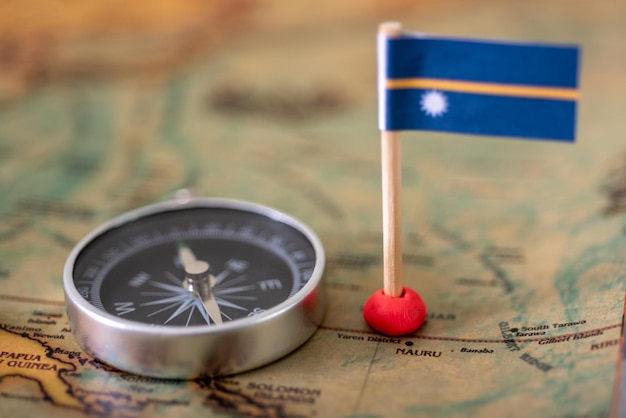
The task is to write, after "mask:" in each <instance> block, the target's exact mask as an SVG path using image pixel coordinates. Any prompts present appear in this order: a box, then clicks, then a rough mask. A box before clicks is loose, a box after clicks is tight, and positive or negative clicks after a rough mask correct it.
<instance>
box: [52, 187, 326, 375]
mask: <svg viewBox="0 0 626 418" xmlns="http://www.w3.org/2000/svg"><path fill="white" fill-rule="evenodd" d="M323 265H324V253H323V250H322V247H321V244H320V242H319V239H318V238H317V237H316V236H315V235H314V234H313V233H312V232H311V231H310V230H309V229H308V228H307V227H306V226H304V225H302V224H301V223H299V222H298V221H296V220H294V219H293V218H290V217H288V216H287V215H284V214H282V213H280V212H277V211H275V210H272V209H269V208H265V207H262V206H258V205H254V204H250V203H245V202H238V201H230V200H220V199H197V200H192V201H191V202H187V203H185V204H178V203H171V202H170V203H166V204H160V205H155V206H151V207H147V208H144V209H140V210H139V211H135V212H131V213H129V214H126V215H123V216H122V217H120V218H117V219H115V220H113V221H111V222H110V223H108V224H107V225H104V226H103V227H101V228H99V229H98V230H96V231H94V233H92V234H90V235H89V236H88V237H86V238H85V239H84V240H83V241H81V243H79V244H78V246H77V247H76V248H75V249H74V251H73V252H72V254H71V255H70V258H69V259H68V262H67V264H66V269H65V275H64V276H65V277H64V280H65V288H66V300H67V303H68V316H69V318H70V321H71V323H72V328H73V330H74V332H75V334H76V336H77V339H78V340H79V342H81V344H82V345H83V346H84V347H85V348H86V349H87V350H88V351H90V352H92V353H93V354H94V355H95V356H96V357H99V358H101V359H102V360H103V361H105V362H108V363H110V364H112V365H114V366H117V367H119V368H122V369H124V370H128V371H131V372H136V373H142V374H150V375H157V376H163V377H192V376H196V375H201V374H208V375H217V374H227V373H234V372H237V371H241V370H245V369H249V368H252V367H256V366H258V365H260V364H263V363H266V362H268V361H272V360H274V359H275V357H277V356H282V355H284V354H286V353H287V352H289V351H291V350H292V349H294V348H295V347H297V346H298V345H300V344H301V343H302V342H304V340H306V339H307V338H308V337H309V336H310V335H311V334H312V332H313V331H314V330H315V328H316V326H317V325H318V324H319V321H320V320H321V315H323V310H324V298H323V294H322V293H321V291H322V289H321V286H320V283H321V275H322V270H323ZM311 324H313V325H314V326H311ZM296 326H297V327H298V328H297V329H295V328H293V327H296ZM303 330H304V332H303ZM99 332H104V333H106V334H107V336H106V338H105V339H104V340H106V341H104V340H103V338H102V336H99V335H98V333H99ZM118 334H119V335H118ZM290 335H296V337H295V338H292V337H291V336H290ZM264 339H266V340H267V341H266V342H263V341H262V340H264ZM185 340H189V341H187V343H185ZM198 341H200V342H198ZM246 341H249V342H246ZM189 344H192V345H193V344H196V345H198V347H197V348H198V353H197V354H196V356H197V357H198V359H197V360H193V359H190V358H189V355H185V356H182V355H180V356H179V353H182V352H188V351H189V347H190V346H189ZM246 344H250V346H249V347H248V346H246ZM159 345H160V346H161V347H162V348H163V350H162V351H160V352H159V351H158V350H157V352H155V353H153V352H154V351H155V347H158V346H159ZM183 345H184V346H183ZM171 346H175V347H176V346H180V347H179V348H173V349H172V348H171ZM265 346H267V348H264V347H265ZM225 347H228V348H229V350H228V351H229V352H231V353H232V356H229V355H228V354H225V351H224V348H225ZM258 350H261V353H260V355H257V354H255V352H256V351H258ZM266 351H267V352H266ZM212 352H214V353H213V354H211V353H212ZM146 353H152V354H150V356H148V357H146V356H145V355H146ZM155 356H156V357H157V358H155ZM191 356H193V353H192V354H191ZM179 357H180V358H179ZM257 357H258V358H257ZM268 359H269V360H268ZM181 363H192V364H194V366H193V367H191V368H190V367H187V366H181V365H180V364H181Z"/></svg>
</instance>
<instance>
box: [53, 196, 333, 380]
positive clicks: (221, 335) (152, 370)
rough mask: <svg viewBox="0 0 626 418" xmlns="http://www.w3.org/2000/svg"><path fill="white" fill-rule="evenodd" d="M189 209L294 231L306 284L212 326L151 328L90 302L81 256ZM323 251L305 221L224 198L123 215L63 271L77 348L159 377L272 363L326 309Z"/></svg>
mask: <svg viewBox="0 0 626 418" xmlns="http://www.w3.org/2000/svg"><path fill="white" fill-rule="evenodd" d="M191 208H200V209H202V208H207V209H215V208H224V209H233V210H237V211H242V212H249V213H251V214H255V215H261V216H263V217H266V218H268V219H271V220H274V221H278V222H280V223H282V224H286V225H288V226H290V227H291V228H293V229H295V230H297V231H298V232H299V233H300V234H302V235H303V236H304V237H305V239H306V240H307V241H308V242H309V243H310V245H311V246H312V248H313V250H314V253H315V265H314V267H313V270H312V274H311V277H310V278H309V279H308V281H307V283H306V284H305V285H304V286H303V287H302V288H301V289H300V290H298V291H297V292H296V293H295V294H293V295H291V296H290V297H288V298H287V299H286V300H285V301H283V302H281V303H279V304H278V305H276V306H274V307H272V308H270V309H268V310H267V311H265V312H263V313H260V314H257V315H254V316H251V317H247V318H240V319H235V320H232V321H227V322H224V323H223V324H219V325H216V324H212V325H190V326H187V327H184V326H172V325H151V324H147V323H142V322H138V321H135V320H129V319H126V318H121V317H119V316H115V315H113V314H111V313H109V312H106V311H103V310H100V309H98V308H97V307H96V306H94V305H93V304H92V303H91V302H90V301H88V300H87V299H85V298H84V297H83V296H82V295H81V294H80V293H79V291H78V289H77V287H76V284H75V282H74V277H73V275H74V269H75V265H76V262H77V260H78V259H79V257H80V255H81V253H82V252H83V251H84V250H85V248H87V247H88V246H89V245H90V244H91V243H92V242H94V241H96V240H98V239H99V238H100V237H102V236H104V235H105V234H106V233H107V232H109V231H111V230H113V229H117V228H123V227H124V226H125V225H128V224H130V223H133V222H135V221H137V220H139V219H141V218H145V217H148V216H151V215H154V214H159V213H166V212H170V211H179V210H185V209H191ZM324 267H325V253H324V249H323V246H322V243H321V241H320V239H319V238H318V236H317V235H316V234H315V233H314V232H313V231H312V230H311V229H310V228H309V227H308V226H306V225H305V224H304V223H302V222H301V221H299V220H297V219H296V218H293V217H291V216H289V215H286V214H285V213H283V212H280V211H278V210H276V209H272V208H270V207H267V206H263V205H259V204H256V203H251V202H245V201H241V200H234V199H224V198H195V199H190V200H186V201H183V202H181V201H168V202H162V203H157V204H153V205H149V206H146V207H143V208H139V209H136V210H133V211H130V212H127V213H124V214H122V215H120V216H118V217H116V218H114V219H112V220H110V221H108V222H106V223H105V224H103V225H101V226H100V227H98V228H96V229H95V230H93V231H92V232H90V233H89V234H87V235H86V236H85V237H84V238H83V239H81V240H80V241H79V242H78V244H77V245H76V246H75V247H74V249H73V250H72V251H71V253H70V255H69V257H68V259H67V261H66V263H65V267H64V270H63V283H64V289H65V300H66V308H67V314H68V319H69V322H70V326H71V328H72V331H73V333H74V335H75V337H76V339H77V341H78V342H79V344H80V345H81V346H82V347H83V348H84V349H85V350H86V351H88V352H89V353H91V354H92V355H94V356H95V357H96V358H98V359H100V360H102V361H103V362H105V363H107V364H109V365H111V366H114V367H116V368H119V369H121V370H124V371H128V372H131V373H136V374H142V375H147V376H153V377H161V378H185V379H188V378H195V377H199V376H220V375H228V374H234V373H238V372H242V371H245V370H250V369H253V368H256V367H259V366H261V365H264V364H267V363H269V362H271V361H274V360H276V359H278V358H280V357H282V356H284V355H285V354H287V353H289V352H291V351H292V350H294V349H295V348H297V347H298V346H300V345H301V344H303V343H304V342H305V341H306V340H307V339H308V338H310V336H311V335H312V334H313V333H314V332H315V330H316V329H317V328H318V327H319V325H320V324H321V321H322V319H323V316H324V313H325V310H326V296H325V289H324V281H323V272H324Z"/></svg>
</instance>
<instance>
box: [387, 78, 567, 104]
mask: <svg viewBox="0 0 626 418" xmlns="http://www.w3.org/2000/svg"><path fill="white" fill-rule="evenodd" d="M385 86H386V87H387V88H388V89H433V90H446V91H454V92H459V93H476V94H492V95H498V96H516V97H529V98H538V99H561V100H576V99H578V90H576V89H570V88H559V87H539V86H524V85H517V84H497V83H478V82H472V81H456V80H441V79H437V78H391V79H387V82H386V83H385Z"/></svg>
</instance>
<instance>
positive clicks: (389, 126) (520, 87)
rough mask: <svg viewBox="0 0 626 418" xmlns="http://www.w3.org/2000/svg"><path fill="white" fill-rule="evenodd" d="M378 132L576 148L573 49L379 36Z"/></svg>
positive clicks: (575, 61)
mask: <svg viewBox="0 0 626 418" xmlns="http://www.w3.org/2000/svg"><path fill="white" fill-rule="evenodd" d="M378 54H379V55H378V66H379V69H378V71H379V81H378V83H379V86H378V88H379V127H380V129H381V130H386V131H401V130H414V129H418V130H431V131H445V132H456V133H466V134H476V135H497V136H511V137H520V138H537V139H550V140H557V141H568V142H573V141H574V139H575V129H576V128H575V126H576V100H577V98H578V55H579V51H578V48H577V47H574V46H558V45H541V44H525V43H512V42H500V41H486V40H471V39H453V38H439V37H431V36H426V35H421V34H409V33H402V34H401V35H400V36H399V37H397V38H396V37H393V38H388V37H386V36H385V35H383V34H379V39H378Z"/></svg>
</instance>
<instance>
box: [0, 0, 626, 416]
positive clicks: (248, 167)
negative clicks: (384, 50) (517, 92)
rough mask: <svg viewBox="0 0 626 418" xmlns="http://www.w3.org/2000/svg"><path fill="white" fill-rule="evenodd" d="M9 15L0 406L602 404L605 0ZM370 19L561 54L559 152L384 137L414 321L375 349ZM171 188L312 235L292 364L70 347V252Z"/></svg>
mask: <svg viewBox="0 0 626 418" xmlns="http://www.w3.org/2000/svg"><path fill="white" fill-rule="evenodd" d="M30 3H31V2H30V1H26V3H24V2H20V4H19V5H18V4H13V3H10V2H7V3H5V4H3V5H0V16H1V17H0V65H1V66H2V67H1V68H3V70H2V71H0V192H1V196H2V201H1V203H0V301H1V303H0V408H1V410H2V413H3V415H6V416H22V417H41V416H48V417H85V416H94V417H104V416H107V417H109V416H112V417H144V416H163V417H170V416H171V417H179V416H200V415H201V416H251V417H291V416H319V417H365V416H367V417H386V416H389V417H398V416H407V417H437V416H441V417H484V416H506V417H526V416H537V417H556V418H561V417H563V418H565V417H568V418H570V417H608V416H610V415H611V414H612V413H613V414H616V413H617V409H618V404H619V402H620V396H619V392H620V387H619V382H620V375H619V370H620V368H621V360H620V358H621V344H622V343H621V338H622V337H621V335H622V318H623V312H624V293H625V291H626V286H625V279H626V258H625V257H624V254H626V222H625V220H626V218H625V216H624V214H625V213H626V169H625V167H626V141H625V140H624V135H623V129H622V128H623V115H622V113H623V104H624V97H626V84H625V83H623V76H622V71H623V70H622V69H623V68H624V67H625V66H626V51H625V50H624V46H623V42H622V41H621V40H622V39H624V38H625V37H626V27H625V26H624V25H623V17H624V16H626V4H624V3H623V2H618V1H617V0H611V1H605V2H602V3H594V4H593V5H591V3H588V2H583V1H575V2H572V1H567V2H566V1H564V0H550V1H541V2H540V1H534V0H533V1H529V2H523V3H522V2H520V3H519V4H517V3H513V2H497V1H495V0H483V1H478V0H471V1H467V2H463V4H462V5H461V4H458V3H453V2H451V1H443V2H436V3H434V2H431V3H432V4H427V3H423V2H409V1H402V0H398V1H393V2H382V1H374V2H367V3H363V2H357V1H353V0H350V1H345V2H335V3H336V4H325V5H324V7H323V10H316V11H315V12H312V9H311V5H306V4H300V3H296V2H284V1H278V0H274V1H269V2H256V1H238V2H232V3H229V2H214V3H213V2H212V3H213V4H212V5H211V6H207V5H206V2H201V1H191V0H188V1H180V2H176V3H174V2H166V1H155V2H154V4H153V7H151V8H149V9H147V8H145V7H143V6H142V7H140V6H137V5H127V4H126V2H119V4H117V2H116V3H115V4H117V6H118V7H117V8H116V7H112V6H111V4H110V3H108V6H107V4H105V3H106V2H90V4H89V5H86V3H82V2H70V3H71V4H70V3H68V4H67V7H64V8H59V7H54V6H53V5H52V3H53V2H45V1H44V2H38V4H40V3H41V6H40V7H41V9H40V11H41V13H35V12H33V10H35V9H36V7H35V6H34V5H33V4H30ZM48 3H50V4H48ZM74 3H75V4H74ZM72 5H73V7H72ZM319 8H320V7H319V6H316V7H315V8H314V9H319ZM29 10H30V11H29ZM11 16H12V18H11ZM390 19H393V20H401V21H402V23H403V26H404V27H406V28H409V29H411V30H418V31H424V32H432V33H438V34H446V35H455V36H478V37H494V38H503V39H516V40H526V41H548V42H560V43H563V42H564V43H576V44H580V45H581V47H582V61H581V83H580V84H581V94H582V95H581V99H580V106H579V114H578V125H577V141H576V143H575V144H558V143H550V142H542V141H525V140H524V141H523V140H514V139H508V138H489V137H480V136H460V135H451V134H439V133H431V132H406V133H403V155H402V171H403V186H402V188H403V200H402V211H403V241H404V251H403V273H404V277H405V282H406V285H407V286H410V287H412V288H413V289H415V290H417V291H418V292H419V293H420V295H421V296H422V298H423V299H424V301H425V303H426V305H427V308H428V314H427V322H426V324H425V325H424V326H423V327H422V328H421V329H420V330H418V331H417V332H416V333H413V334H409V335H406V336H402V337H393V338H392V337H387V336H383V335H381V334H378V333H376V332H375V331H373V330H372V329H370V328H369V327H368V326H367V324H366V323H365V321H364V320H363V317H362V313H361V310H362V305H363V303H364V301H365V300H366V299H367V297H368V296H369V295H371V294H372V293H373V292H374V291H376V290H377V289H379V288H381V287H382V232H381V231H382V220H381V192H380V188H381V184H380V149H379V146H380V144H379V139H378V132H377V128H376V88H375V79H376V64H375V34H376V28H377V26H378V24H379V23H380V22H381V21H384V20H390ZM18 22H22V23H21V24H18ZM103 22H106V24H104V23H103ZM45 51H47V52H46V53H44V52H45ZM438 117H445V113H444V114H442V115H440V116H438ZM181 189H185V190H189V191H190V192H191V193H192V194H194V195H196V196H208V197H227V198H234V199H241V200H247V201H252V202H256V203H260V204H263V205H267V206H271V207H274V208H276V209H279V210H281V211H284V212H286V213H288V214H290V215H293V216H295V217H297V218H299V219H301V220H302V221H304V222H305V223H306V224H308V225H309V226H310V227H311V228H312V229H313V230H314V231H315V232H316V233H317V234H318V235H319V236H320V238H321V240H322V242H323V245H324V247H325V251H326V254H327V265H326V270H325V280H326V286H327V292H328V301H329V307H328V311H327V313H326V316H325V319H324V321H323V323H322V325H321V326H320V328H319V330H318V331H317V332H316V333H315V334H314V335H313V336H312V337H311V339H310V340H309V341H307V342H306V343H305V344H304V345H303V346H301V347H300V348H299V349H298V350H296V351H295V352H293V353H291V354H289V355H288V356H286V357H284V358H282V359H280V360H278V361H277V362H275V363H272V364H270V365H268V366H265V367H262V368H259V369H256V370H253V371H250V372H246V373H242V374H237V375H233V376H228V377H223V378H212V379H211V378H204V379H197V380H190V381H184V380H164V379H157V378H153V377H145V376H139V375H133V374H128V373H125V372H122V371H119V370H116V369H114V368H112V367H110V366H108V365H106V364H104V363H102V362H100V361H98V360H97V359H95V358H93V357H91V356H90V355H89V354H87V353H86V352H85V351H83V349H82V348H81V347H80V346H79V345H78V344H77V343H76V341H75V340H74V337H73V335H72V332H71V329H70V326H69V324H68V321H67V317H66V314H65V302H64V294H63V284H62V270H63V265H64V263H65V260H66V258H67V256H68V254H69V252H70V251H71V249H72V248H73V247H74V245H75V244H76V243H77V242H78V241H79V240H80V239H81V238H82V237H83V236H84V235H85V234H87V233H88V232H89V231H91V230H92V229H94V228H95V227H97V226H98V225H100V224H102V223H104V222H106V221H107V220H109V219H111V218H113V217H114V216H116V215H119V214H121V213H124V212H126V211H129V210H132V209H136V208H138V207H141V206H144V205H147V204H151V203H155V202H158V201H163V200H167V199H170V198H172V197H173V196H174V195H175V193H176V192H177V191H179V190H181Z"/></svg>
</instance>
